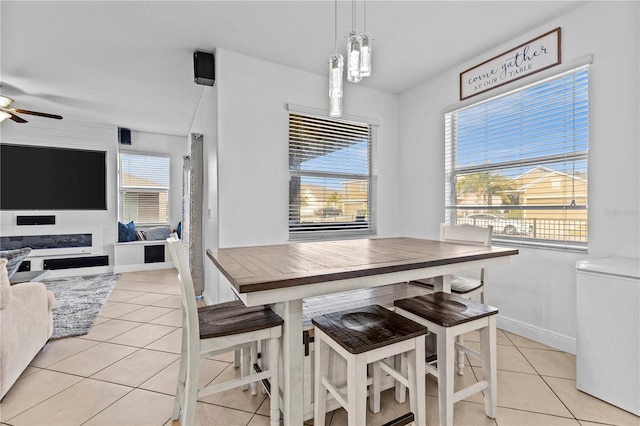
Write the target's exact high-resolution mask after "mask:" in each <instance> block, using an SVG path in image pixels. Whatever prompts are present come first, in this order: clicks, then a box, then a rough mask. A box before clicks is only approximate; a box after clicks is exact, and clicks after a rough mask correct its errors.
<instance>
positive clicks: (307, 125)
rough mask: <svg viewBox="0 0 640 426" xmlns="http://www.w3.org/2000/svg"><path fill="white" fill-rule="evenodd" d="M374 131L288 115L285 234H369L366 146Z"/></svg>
mask: <svg viewBox="0 0 640 426" xmlns="http://www.w3.org/2000/svg"><path fill="white" fill-rule="evenodd" d="M374 139H375V127H374V126H373V125H371V124H367V123H358V122H354V121H348V120H343V119H333V118H327V117H321V116H314V115H307V114H299V113H293V112H290V114H289V236H290V237H291V238H294V239H295V238H316V237H328V238H330V237H337V236H348V235H358V234H372V233H374V232H375V214H374V211H375V208H374V207H375V206H374V203H373V201H372V198H373V197H372V194H373V179H372V176H373V174H372V171H371V168H372V151H373V148H372V144H373V141H374Z"/></svg>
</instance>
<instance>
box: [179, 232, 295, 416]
mask: <svg viewBox="0 0 640 426" xmlns="http://www.w3.org/2000/svg"><path fill="white" fill-rule="evenodd" d="M166 246H167V248H168V250H169V253H170V254H171V258H172V260H173V263H174V265H175V267H176V269H177V270H178V279H179V281H180V289H181V299H182V310H183V315H182V350H181V353H180V369H179V372H178V383H177V390H176V398H175V402H174V406H173V413H172V418H173V419H174V420H177V419H178V418H180V419H181V424H182V425H189V426H190V425H193V424H194V420H195V411H196V410H195V409H196V401H197V399H198V398H200V397H204V396H207V395H212V394H214V393H218V392H223V391H226V390H229V389H233V388H236V387H243V386H244V387H246V385H248V384H251V388H252V394H253V395H255V393H256V392H255V388H256V385H255V384H256V383H257V382H260V381H263V383H265V381H266V380H267V379H269V381H270V385H269V388H270V391H271V407H270V416H271V426H278V425H279V424H280V407H279V385H278V359H279V351H280V337H281V336H282V324H283V320H282V318H280V317H279V316H278V315H276V314H275V313H274V312H273V311H272V310H271V309H270V308H268V307H266V306H256V307H246V306H244V304H243V303H242V302H241V301H239V300H237V301H232V302H225V303H219V304H217V305H209V306H203V307H200V308H198V307H197V306H196V295H195V290H194V287H193V280H192V278H191V272H190V269H189V261H188V258H187V254H186V250H185V248H184V245H183V243H182V241H181V240H180V239H179V238H178V236H177V235H176V234H171V235H170V236H169V238H167V240H166ZM263 340H264V341H266V343H267V344H266V345H263V348H264V347H265V346H266V349H267V350H268V352H267V354H266V355H268V356H267V358H268V366H265V365H263V366H262V368H263V370H262V371H260V372H255V373H251V371H249V372H243V373H242V377H240V378H237V379H234V380H229V381H226V382H222V383H216V384H212V385H209V386H207V387H204V388H201V389H198V388H197V383H198V366H199V360H200V358H201V357H203V356H215V355H219V354H223V353H228V352H232V351H238V350H240V349H244V350H245V351H244V353H245V354H247V353H249V352H247V349H249V351H250V353H251V361H250V365H251V367H253V366H254V365H256V362H257V356H256V352H255V350H254V348H255V347H256V346H257V345H255V343H257V342H259V341H263ZM245 361H246V360H245ZM245 364H246V362H245ZM265 367H266V368H265ZM249 370H253V368H249ZM256 370H259V368H258V369H256ZM265 387H266V386H265Z"/></svg>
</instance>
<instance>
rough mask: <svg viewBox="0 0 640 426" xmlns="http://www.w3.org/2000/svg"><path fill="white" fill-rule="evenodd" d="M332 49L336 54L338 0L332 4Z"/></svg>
mask: <svg viewBox="0 0 640 426" xmlns="http://www.w3.org/2000/svg"><path fill="white" fill-rule="evenodd" d="M333 17H334V21H333V50H334V54H336V55H337V54H338V0H335V2H334V5H333Z"/></svg>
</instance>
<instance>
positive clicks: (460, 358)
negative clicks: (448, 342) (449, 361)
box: [456, 334, 464, 376]
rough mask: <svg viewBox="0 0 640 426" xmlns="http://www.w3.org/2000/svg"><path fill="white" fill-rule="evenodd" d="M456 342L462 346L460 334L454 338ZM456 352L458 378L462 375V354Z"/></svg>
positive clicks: (462, 338)
mask: <svg viewBox="0 0 640 426" xmlns="http://www.w3.org/2000/svg"><path fill="white" fill-rule="evenodd" d="M456 341H457V342H458V343H459V344H460V345H463V346H464V337H462V334H460V335H458V336H456ZM456 352H457V359H458V376H462V375H463V374H464V352H462V351H460V350H458V351H456Z"/></svg>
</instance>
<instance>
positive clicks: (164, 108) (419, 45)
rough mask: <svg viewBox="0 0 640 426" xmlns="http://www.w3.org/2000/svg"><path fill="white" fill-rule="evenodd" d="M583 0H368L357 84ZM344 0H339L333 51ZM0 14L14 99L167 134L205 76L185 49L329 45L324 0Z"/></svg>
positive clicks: (317, 68) (347, 11)
mask: <svg viewBox="0 0 640 426" xmlns="http://www.w3.org/2000/svg"><path fill="white" fill-rule="evenodd" d="M583 3H584V2H583V1H494V2H487V1H376V0H368V1H367V2H366V7H367V31H370V32H372V33H373V36H374V45H373V53H374V62H373V75H372V76H371V77H368V78H366V79H365V80H363V81H362V82H361V83H359V84H363V85H366V86H368V87H373V88H377V89H381V90H385V91H389V92H393V93H402V92H403V91H405V90H407V89H409V88H411V87H412V86H414V85H416V84H419V83H420V82H422V81H424V80H427V79H429V78H430V77H432V76H435V75H437V74H439V73H441V72H443V71H445V70H448V69H452V68H455V67H457V66H459V65H460V64H462V63H464V62H465V61H468V60H469V59H470V58H474V57H476V56H478V55H481V54H482V53H483V52H486V51H489V50H490V49H492V48H494V47H495V46H498V45H501V44H502V43H506V42H509V41H510V40H512V39H513V40H517V41H518V42H521V41H522V40H521V38H520V35H521V34H522V33H525V32H527V31H530V30H531V29H534V28H536V27H538V26H540V25H543V24H544V23H545V22H548V21H549V20H551V19H553V18H554V17H557V16H558V15H561V14H563V13H565V12H567V11H569V10H571V9H573V8H576V7H578V6H580V5H581V4H583ZM363 4H364V3H363V1H362V0H357V2H356V7H357V17H358V23H357V27H358V28H360V29H362V16H363V12H362V6H363ZM351 7H352V2H351V1H343V0H340V1H339V4H338V50H339V51H342V53H344V50H345V49H344V45H345V40H346V35H347V32H348V31H349V29H350V26H351ZM0 19H1V30H0V37H1V38H0V43H1V63H0V71H1V73H0V82H1V84H2V87H1V91H2V94H4V95H5V96H9V97H11V98H13V99H14V100H15V102H14V104H13V105H12V106H13V107H16V108H22V109H31V110H36V111H42V112H47V113H53V114H61V115H63V116H64V117H65V118H67V119H77V120H82V121H88V122H95V123H106V124H110V125H115V126H119V127H126V128H130V129H131V130H137V131H145V132H152V133H163V134H171V135H187V133H188V131H189V127H190V125H191V122H192V120H193V117H194V114H195V112H196V108H197V105H198V101H199V99H200V96H201V93H202V91H203V90H204V88H205V86H200V85H197V84H195V83H194V81H193V59H192V55H193V52H194V51H195V50H203V51H213V50H214V49H215V48H216V47H220V48H224V49H228V50H232V51H235V52H239V53H243V54H246V55H250V56H253V57H256V58H261V59H265V60H268V61H272V62H275V63H279V64H283V65H287V66H290V67H294V68H297V69H301V70H305V71H309V72H313V73H316V74H321V75H325V74H326V73H327V62H328V56H329V55H330V54H331V53H333V50H334V2H333V1H330V0H322V1H304V0H297V1H239V0H236V1H193V2H191V1H189V2H188V1H140V2H138V1H126V2H122V1H104V2H101V1H69V2H63V1H44V2H33V1H7V0H3V1H2V2H0ZM549 29H552V28H549ZM514 42H515V41H514ZM23 117H24V118H26V119H28V120H29V121H34V122H35V121H38V120H47V119H45V118H39V117H33V116H23ZM28 125H29V124H28V123H27V124H17V123H14V122H12V121H10V120H6V121H5V122H4V123H2V126H28Z"/></svg>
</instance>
